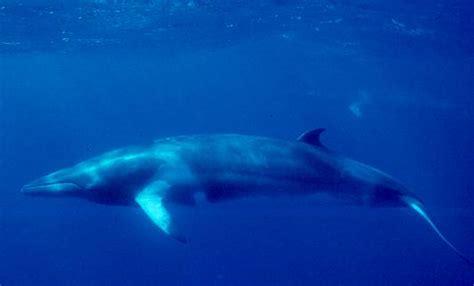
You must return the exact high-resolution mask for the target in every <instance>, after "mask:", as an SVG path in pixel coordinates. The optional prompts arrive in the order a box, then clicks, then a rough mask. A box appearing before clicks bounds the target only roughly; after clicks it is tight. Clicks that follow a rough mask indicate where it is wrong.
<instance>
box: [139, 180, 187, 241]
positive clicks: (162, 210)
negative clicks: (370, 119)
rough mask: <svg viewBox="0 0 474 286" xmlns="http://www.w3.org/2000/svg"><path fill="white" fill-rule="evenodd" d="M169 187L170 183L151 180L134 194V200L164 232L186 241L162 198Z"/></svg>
mask: <svg viewBox="0 0 474 286" xmlns="http://www.w3.org/2000/svg"><path fill="white" fill-rule="evenodd" d="M169 188H170V185H169V184H167V183H166V182H164V181H156V182H152V183H151V184H149V185H148V186H146V187H145V188H144V189H143V190H142V191H141V192H140V193H139V194H138V195H137V196H136V198H135V201H136V202H137V203H138V205H140V207H141V208H142V209H143V210H144V211H145V213H146V214H147V215H148V216H149V217H150V219H151V220H152V221H153V222H154V223H155V224H156V225H157V226H158V227H159V228H160V229H161V230H162V231H163V232H164V233H166V234H168V235H169V236H171V237H173V238H174V239H176V240H178V241H179V242H182V243H186V242H187V241H186V238H185V237H184V235H182V234H181V232H180V231H179V230H178V228H177V227H176V223H175V222H174V220H173V218H172V216H171V214H170V213H169V211H168V209H167V206H166V201H165V200H164V198H165V195H166V192H167V191H168V190H169Z"/></svg>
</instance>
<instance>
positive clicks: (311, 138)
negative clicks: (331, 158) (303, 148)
mask: <svg viewBox="0 0 474 286" xmlns="http://www.w3.org/2000/svg"><path fill="white" fill-rule="evenodd" d="M325 130H326V128H318V129H313V130H309V131H306V132H305V133H303V134H301V135H300V137H298V139H297V140H298V141H301V142H304V143H306V144H310V145H313V146H316V147H319V148H321V149H324V150H325V151H328V148H326V146H324V145H323V144H322V143H321V140H320V138H319V137H321V133H323V132H324V131H325Z"/></svg>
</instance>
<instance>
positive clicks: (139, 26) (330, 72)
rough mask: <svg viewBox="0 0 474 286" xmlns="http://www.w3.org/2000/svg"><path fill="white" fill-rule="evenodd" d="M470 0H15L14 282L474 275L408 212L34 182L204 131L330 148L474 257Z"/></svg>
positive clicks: (10, 244) (11, 25)
mask: <svg viewBox="0 0 474 286" xmlns="http://www.w3.org/2000/svg"><path fill="white" fill-rule="evenodd" d="M472 14H473V7H472V4H471V3H470V1H455V2H452V1H435V2H433V1H398V2H397V3H390V4H381V3H379V1H370V0H365V1H363V0H360V1H309V0H299V1H270V0H268V1H261V2H258V3H255V1H204V0H201V1H91V0H84V1H79V0H77V1H71V2H68V3H66V4H65V3H64V2H63V1H54V0H44V1H40V0H36V1H30V2H29V3H19V2H18V1H13V0H7V1H4V2H3V3H0V16H1V17H0V53H1V54H0V284H1V285H2V286H3V285H5V286H6V285H110V284H115V285H318V284H319V285H359V284H364V285H471V284H472V283H474V270H473V268H472V267H471V268H470V267H469V266H467V265H466V264H465V263H464V261H462V260H460V259H459V258H458V257H457V256H456V255H455V254H453V253H452V251H451V250H450V249H449V248H447V247H446V246H445V245H444V244H443V243H442V242H441V241H440V240H439V239H438V238H437V237H436V236H435V234H433V232H432V231H431V230H430V229H429V227H428V226H427V225H426V224H425V223H424V222H423V221H422V220H421V219H419V218H418V217H417V216H416V215H415V214H414V213H413V212H411V211H409V210H407V209H395V208H393V209H392V208H388V209H369V208H363V207H356V206H340V205H336V206H333V205H328V204H325V203H319V204H318V203H309V202H293V201H290V202H288V201H285V200H283V199H280V200H277V201H276V202H270V201H264V200H262V201H259V200H258V201H252V202H228V203H225V204H222V205H213V206H211V207H210V208H208V209H200V208H197V209H192V208H181V209H180V211H179V220H180V223H181V225H182V228H183V229H184V230H186V233H187V235H188V237H189V239H190V242H189V243H188V244H187V245H181V244H179V243H177V242H175V241H174V240H172V239H169V238H167V237H165V236H164V235H163V234H162V233H161V232H160V231H159V230H157V229H156V228H155V227H154V225H152V223H150V222H149V221H148V219H147V218H146V217H145V215H144V214H143V213H142V212H141V210H139V209H138V208H127V207H108V206H103V205H96V204H91V203H88V202H85V201H79V200H75V199H69V200H67V199H64V200H60V199H58V200H54V199H40V198H36V199H35V198H28V197H24V196H22V195H21V194H20V193H19V189H20V188H21V186H22V185H23V184H24V183H26V182H28V181H30V180H31V179H34V178H36V177H39V176H41V175H44V174H46V173H48V172H50V171H53V170H56V169H59V168H62V167H65V166H68V165H70V164H72V163H75V162H78V161H81V160H84V159H87V158H89V157H91V156H94V155H98V154H100V153H102V152H104V151H108V150H110V149H114V148H117V147H121V146H125V145H130V144H141V143H145V142H149V141H151V140H153V139H155V138H159V137H163V136H170V135H178V134H189V133H221V132H233V133H245V134H254V135H264V136H270V137H278V138H283V139H288V140H292V139H293V138H296V137H297V136H298V135H300V133H302V132H303V131H305V130H307V129H312V128H316V127H325V128H327V130H328V131H327V132H326V133H325V135H324V137H323V141H324V142H325V145H327V146H329V147H330V148H331V149H333V150H337V151H338V152H341V153H342V154H345V155H347V156H350V157H353V158H356V159H358V160H361V161H363V162H366V163H369V164H371V165H373V166H376V167H378V168H380V169H382V170H385V171H386V172H388V173H390V174H392V175H393V176H395V177H397V178H399V179H400V180H402V181H403V182H405V183H406V185H407V186H408V187H410V189H412V190H413V191H414V192H415V193H416V194H417V195H418V196H419V197H421V198H422V199H423V201H424V204H425V205H426V208H427V210H428V211H429V212H430V213H431V214H432V216H433V218H434V220H435V221H436V222H437V223H438V225H439V227H440V228H441V229H442V230H443V231H444V232H445V233H446V235H447V236H448V237H449V238H450V239H451V240H452V241H453V242H455V244H456V245H458V246H459V248H460V249H462V250H463V251H465V252H466V253H467V254H468V255H470V256H471V257H473V256H474V244H473V242H472V241H474V223H473V221H474V210H473V207H472V206H473V205H474V195H473V190H474V179H473V178H474V177H473V176H472V174H474V156H473V153H472V144H473V142H474V135H473V134H474V128H473V126H474V117H473V116H474V113H473V112H474V110H473V107H474V97H473V95H474V88H473V87H474V86H473V81H472V78H474V42H473V38H472V35H473V34H474V23H473V20H472V19H473V17H472Z"/></svg>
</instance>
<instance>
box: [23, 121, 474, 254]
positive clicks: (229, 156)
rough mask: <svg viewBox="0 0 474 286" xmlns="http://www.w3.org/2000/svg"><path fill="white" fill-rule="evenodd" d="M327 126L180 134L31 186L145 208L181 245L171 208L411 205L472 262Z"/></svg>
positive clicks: (417, 207) (34, 190)
mask: <svg viewBox="0 0 474 286" xmlns="http://www.w3.org/2000/svg"><path fill="white" fill-rule="evenodd" d="M323 131H324V129H315V130H312V131H308V132H306V133H304V134H303V135H301V136H300V137H299V138H298V140H296V141H284V140H277V139H271V138H264V137H255V136H244V135H236V134H222V135H192V136H178V137H171V138H165V139H160V140H156V141H155V142H154V143H153V144H151V145H148V146H142V147H129V148H124V149H119V150H116V151H112V152H109V153H106V154H104V155H102V156H99V157H96V158H93V159H90V160H87V161H84V162H82V163H79V164H77V165H75V166H73V167H70V168H67V169H63V170H60V171H57V172H54V173H52V174H50V175H47V176H45V177H42V178H40V179H38V180H36V181H33V182H32V183H30V184H27V185H25V186H24V187H23V189H22V191H23V192H25V193H28V194H36V195H54V196H57V195H64V196H76V197H81V198H85V199H88V200H91V201H95V202H99V203H104V204H111V205H138V206H140V207H141V208H142V209H143V210H144V212H145V213H146V214H147V215H148V216H149V217H150V219H151V220H152V221H153V222H154V223H155V224H156V225H157V226H158V227H159V228H160V229H161V230H162V231H163V232H164V233H166V234H168V235H169V236H171V237H173V238H175V239H177V240H178V241H181V242H186V238H185V236H184V235H183V234H182V233H181V232H180V231H179V228H178V227H177V225H176V222H175V220H174V218H173V214H172V210H170V208H169V206H170V204H172V203H175V204H176V203H177V204H185V205H194V204H195V195H196V194H198V193H202V194H204V196H205V197H206V198H207V200H208V201H210V202H220V201H224V200H229V199H237V198H244V197H254V196H265V197H269V198H271V197H276V196H308V195H313V194H315V193H326V194H328V195H331V196H334V197H336V198H338V199H342V200H345V201H346V202H350V203H355V204H361V205H367V206H379V207H383V206H398V207H410V208H411V209H413V210H414V211H415V212H416V213H417V214H419V215H420V216H421V217H422V218H423V219H424V220H425V221H426V222H427V223H428V224H429V225H430V226H431V228H432V229H433V230H434V231H435V232H436V233H437V234H438V236H439V237H440V238H441V239H442V240H443V241H444V242H445V243H446V244H447V245H448V246H449V247H450V248H451V249H453V250H454V251H455V252H456V253H457V254H458V255H460V256H461V257H462V258H463V259H465V260H466V261H469V262H470V260H469V259H468V258H467V257H466V256H465V255H464V254H462V253H461V252H460V251H459V250H457V249H456V248H455V247H454V246H453V244H452V243H451V242H449V241H448V240H447V239H446V238H445V236H444V235H443V234H442V233H441V232H440V231H439V230H438V228H437V227H436V226H435V224H434V223H433V222H432V220H431V219H430V218H429V216H428V215H427V213H426V211H425V210H424V208H423V206H422V205H421V203H420V201H419V200H418V199H417V198H416V197H415V196H414V195H413V194H411V193H410V192H409V191H408V190H407V189H406V188H405V187H404V186H403V185H402V184H401V183H400V182H398V181H397V180H396V179H394V178H393V177H391V176H389V175H387V174H385V173H383V172H382V171H380V170H377V169H375V168H373V167H370V166H368V165H365V164H363V163H360V162H358V161H355V160H352V159H349V158H346V157H343V156H341V155H338V154H336V153H335V152H333V151H331V150H329V149H328V148H326V147H325V146H324V145H323V144H321V141H320V135H321V133H322V132H323Z"/></svg>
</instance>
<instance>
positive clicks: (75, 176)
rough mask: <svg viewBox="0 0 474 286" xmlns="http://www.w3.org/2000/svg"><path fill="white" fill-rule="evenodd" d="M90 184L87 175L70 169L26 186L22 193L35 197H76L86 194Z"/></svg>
mask: <svg viewBox="0 0 474 286" xmlns="http://www.w3.org/2000/svg"><path fill="white" fill-rule="evenodd" d="M90 182H91V179H90V178H89V176H87V175H86V174H84V173H81V172H78V170H74V168H68V169H63V170H60V171H57V172H54V173H51V174H49V175H46V176H44V177H41V178H39V179H37V180H34V181H32V182H30V183H28V184H26V185H24V186H23V188H22V189H21V192H22V193H24V194H27V195H35V196H74V195H79V194H80V193H82V192H84V191H85V189H86V188H87V186H88V185H89V184H90Z"/></svg>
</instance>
